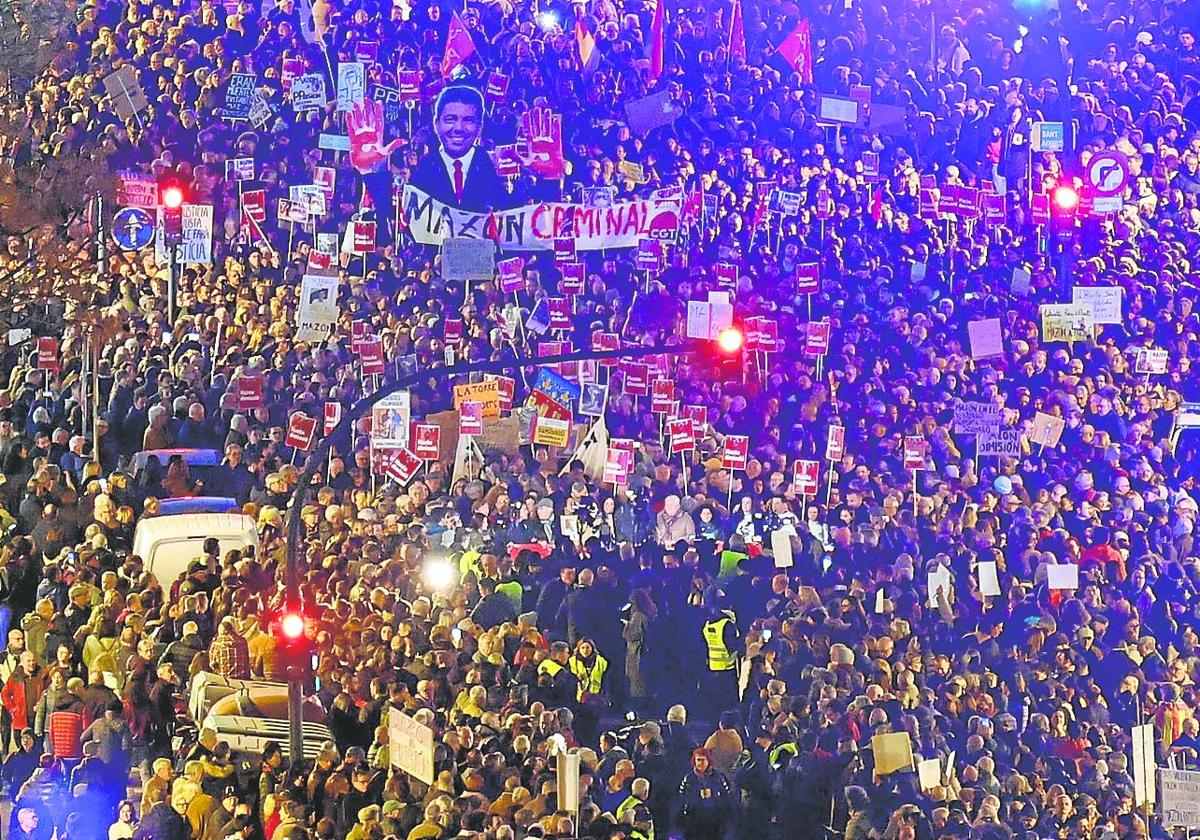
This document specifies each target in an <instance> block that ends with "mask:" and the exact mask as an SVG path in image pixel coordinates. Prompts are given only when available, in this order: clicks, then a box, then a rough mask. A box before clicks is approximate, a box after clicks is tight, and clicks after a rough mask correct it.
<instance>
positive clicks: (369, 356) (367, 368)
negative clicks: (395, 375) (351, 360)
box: [358, 335, 387, 376]
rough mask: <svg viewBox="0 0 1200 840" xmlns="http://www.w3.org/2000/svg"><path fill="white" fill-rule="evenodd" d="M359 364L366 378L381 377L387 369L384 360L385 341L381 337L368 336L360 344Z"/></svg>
mask: <svg viewBox="0 0 1200 840" xmlns="http://www.w3.org/2000/svg"><path fill="white" fill-rule="evenodd" d="M358 362H359V364H360V365H361V366H362V372H363V375H364V376H379V375H381V374H382V373H383V372H384V371H385V370H386V369H387V366H386V364H385V363H384V360H383V341H382V340H381V339H380V338H379V336H377V335H372V336H367V337H366V338H363V339H362V341H360V342H359V344H358Z"/></svg>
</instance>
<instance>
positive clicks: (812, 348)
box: [804, 321, 831, 356]
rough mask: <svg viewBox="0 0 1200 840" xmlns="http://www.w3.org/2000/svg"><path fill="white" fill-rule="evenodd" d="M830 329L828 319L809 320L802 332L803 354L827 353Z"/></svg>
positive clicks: (821, 354)
mask: <svg viewBox="0 0 1200 840" xmlns="http://www.w3.org/2000/svg"><path fill="white" fill-rule="evenodd" d="M830 330H831V327H830V324H829V322H828V321H810V322H809V323H808V327H807V328H806V329H805V332H804V354H805V355H806V356H824V355H826V354H828V353H829V333H830Z"/></svg>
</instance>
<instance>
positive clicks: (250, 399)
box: [237, 376, 266, 411]
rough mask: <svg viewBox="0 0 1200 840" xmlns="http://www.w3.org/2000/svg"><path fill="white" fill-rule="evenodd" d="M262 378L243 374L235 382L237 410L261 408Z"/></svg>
mask: <svg viewBox="0 0 1200 840" xmlns="http://www.w3.org/2000/svg"><path fill="white" fill-rule="evenodd" d="M265 405H266V403H265V401H264V400H263V379H262V377H261V376H243V377H241V378H240V379H238V383H237V406H238V410H239V411H246V410H249V409H255V408H263V407H264V406H265Z"/></svg>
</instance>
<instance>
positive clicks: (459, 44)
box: [442, 12, 475, 76]
mask: <svg viewBox="0 0 1200 840" xmlns="http://www.w3.org/2000/svg"><path fill="white" fill-rule="evenodd" d="M474 54H475V42H474V41H472V40H471V33H470V32H469V31H468V30H467V26H466V24H465V23H463V22H462V18H460V17H459V16H458V12H451V14H450V28H449V30H447V32H446V51H445V53H444V54H443V55H442V75H443V76H449V75H450V74H451V73H453V72H454V69H455V68H456V67H458V66H460V65H461V64H463V63H464V62H465V61H466V60H467V59H468V58H470V57H471V56H473V55H474Z"/></svg>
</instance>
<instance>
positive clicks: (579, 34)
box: [575, 18, 600, 72]
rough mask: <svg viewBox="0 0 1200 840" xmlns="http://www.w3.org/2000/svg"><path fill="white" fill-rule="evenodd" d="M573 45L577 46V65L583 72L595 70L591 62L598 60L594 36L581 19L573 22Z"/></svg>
mask: <svg viewBox="0 0 1200 840" xmlns="http://www.w3.org/2000/svg"><path fill="white" fill-rule="evenodd" d="M575 43H576V44H577V45H578V46H579V65H580V66H581V67H582V68H583V69H584V71H585V72H587V71H591V70H593V69H595V65H594V64H593V61H599V60H600V56H599V55H597V53H596V36H595V35H593V34H592V30H591V29H590V28H589V27H588V25H587V23H586V22H585V21H584V20H583V19H582V18H580V19H579V20H577V21H575Z"/></svg>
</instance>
